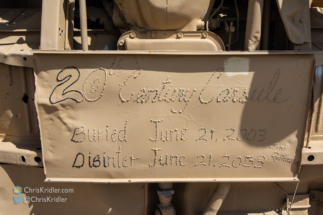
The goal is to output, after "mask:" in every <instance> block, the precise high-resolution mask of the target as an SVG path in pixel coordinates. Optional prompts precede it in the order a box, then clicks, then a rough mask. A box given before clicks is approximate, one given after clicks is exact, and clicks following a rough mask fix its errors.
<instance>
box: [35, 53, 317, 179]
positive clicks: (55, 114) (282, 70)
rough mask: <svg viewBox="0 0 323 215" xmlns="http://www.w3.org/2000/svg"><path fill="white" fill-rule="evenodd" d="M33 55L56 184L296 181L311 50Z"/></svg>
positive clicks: (45, 145) (45, 146) (49, 168)
mask: <svg viewBox="0 0 323 215" xmlns="http://www.w3.org/2000/svg"><path fill="white" fill-rule="evenodd" d="M35 56H36V57H35V70H36V99H37V101H36V103H37V109H38V119H39V124H40V130H41V141H42V150H43V159H44V165H45V173H46V176H47V180H48V181H92V182H139V181H148V182H153V181H263V180H271V181H290V180H296V179H297V171H298V167H299V161H300V154H301V149H302V144H303V141H304V132H305V122H306V116H307V108H308V103H309V95H310V88H311V78H312V69H313V64H314V60H313V56H312V55H306V54H303V55H299V54H298V55H296V54H289V55H287V54H285V55H283V54H258V55H249V54H243V53H242V54H238V53H233V54H231V53H230V54H222V55H221V54H209V55H206V54H205V55H201V54H196V55H194V54H189V53H186V54H175V53H174V54H172V53H170V54H168V55H167V54H164V53H159V54H158V53H149V54H148V53H141V54H136V53H122V52H110V53H108V52H102V53H96V52H87V53H83V54H77V53H76V52H74V53H73V52H71V53H67V54H65V53H64V54H62V53H61V54H57V53H56V54H55V53H44V54H42V53H36V54H35Z"/></svg>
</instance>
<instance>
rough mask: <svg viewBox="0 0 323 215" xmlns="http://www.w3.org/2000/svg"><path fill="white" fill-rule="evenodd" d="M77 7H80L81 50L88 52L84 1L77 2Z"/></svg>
mask: <svg viewBox="0 0 323 215" xmlns="http://www.w3.org/2000/svg"><path fill="white" fill-rule="evenodd" d="M79 7H80V23H81V39H82V49H83V50H84V51H87V50H88V43H87V15H86V0H79Z"/></svg>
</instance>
